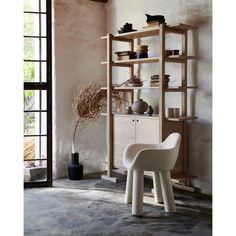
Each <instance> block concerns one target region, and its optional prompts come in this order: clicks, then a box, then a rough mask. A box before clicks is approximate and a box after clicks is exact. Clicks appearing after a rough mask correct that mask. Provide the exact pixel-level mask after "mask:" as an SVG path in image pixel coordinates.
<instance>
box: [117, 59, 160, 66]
mask: <svg viewBox="0 0 236 236" xmlns="http://www.w3.org/2000/svg"><path fill="white" fill-rule="evenodd" d="M159 60H160V58H159V57H150V58H141V59H131V60H120V61H114V62H113V64H117V65H118V64H140V63H153V62H159Z"/></svg>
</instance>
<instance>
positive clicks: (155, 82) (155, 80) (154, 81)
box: [150, 75, 170, 87]
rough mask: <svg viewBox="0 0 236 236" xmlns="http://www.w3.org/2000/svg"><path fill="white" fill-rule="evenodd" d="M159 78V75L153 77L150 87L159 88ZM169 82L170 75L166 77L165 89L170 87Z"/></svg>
mask: <svg viewBox="0 0 236 236" xmlns="http://www.w3.org/2000/svg"><path fill="white" fill-rule="evenodd" d="M159 78H160V76H159V75H152V76H151V81H150V87H159V86H160V81H159ZM169 81H170V75H165V81H164V83H165V87H168V83H169Z"/></svg>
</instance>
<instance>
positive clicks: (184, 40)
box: [181, 30, 188, 173]
mask: <svg viewBox="0 0 236 236" xmlns="http://www.w3.org/2000/svg"><path fill="white" fill-rule="evenodd" d="M182 54H183V55H186V56H187V55H188V31H187V30H185V33H184V34H183V35H182ZM187 63H188V62H187V60H185V61H184V62H183V63H182V65H181V66H182V70H181V71H182V80H181V86H182V87H187V66H188V65H187ZM182 116H187V90H184V91H182ZM183 134H184V135H183V139H184V140H183V145H184V146H183V150H184V151H183V156H184V163H183V169H184V173H187V168H188V162H187V146H188V145H187V142H188V137H187V135H188V132H187V121H186V120H185V121H183Z"/></svg>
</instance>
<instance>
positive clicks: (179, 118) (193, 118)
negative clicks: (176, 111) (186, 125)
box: [165, 116, 197, 121]
mask: <svg viewBox="0 0 236 236" xmlns="http://www.w3.org/2000/svg"><path fill="white" fill-rule="evenodd" d="M165 119H166V120H168V121H184V120H195V119H197V117H196V116H181V117H169V118H165Z"/></svg>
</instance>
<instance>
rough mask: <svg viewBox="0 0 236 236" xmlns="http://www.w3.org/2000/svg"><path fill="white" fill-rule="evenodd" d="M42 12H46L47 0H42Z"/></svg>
mask: <svg viewBox="0 0 236 236" xmlns="http://www.w3.org/2000/svg"><path fill="white" fill-rule="evenodd" d="M41 12H46V0H41Z"/></svg>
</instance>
